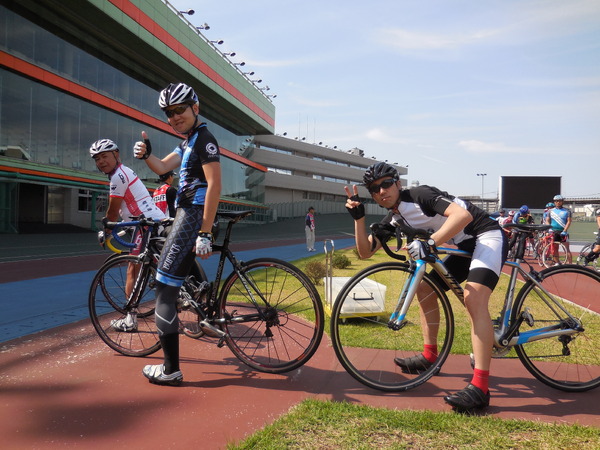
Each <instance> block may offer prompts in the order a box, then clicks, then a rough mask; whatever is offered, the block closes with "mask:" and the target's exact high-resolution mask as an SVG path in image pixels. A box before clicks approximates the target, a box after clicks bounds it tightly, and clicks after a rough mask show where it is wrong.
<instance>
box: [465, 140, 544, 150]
mask: <svg viewBox="0 0 600 450" xmlns="http://www.w3.org/2000/svg"><path fill="white" fill-rule="evenodd" d="M458 145H459V146H460V147H462V148H464V149H465V150H466V151H467V152H470V153H540V152H542V150H541V149H536V148H526V147H510V146H508V145H506V144H503V143H502V142H483V141H478V140H475V139H469V140H464V141H460V142H459V143H458Z"/></svg>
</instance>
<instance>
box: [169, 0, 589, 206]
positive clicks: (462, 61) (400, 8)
mask: <svg viewBox="0 0 600 450" xmlns="http://www.w3.org/2000/svg"><path fill="white" fill-rule="evenodd" d="M170 3H171V4H173V5H174V6H175V7H176V8H178V9H188V8H192V9H194V10H195V14H194V15H193V16H187V17H188V19H189V20H190V21H191V22H192V23H193V24H194V25H201V24H203V23H205V22H207V23H208V24H209V25H210V30H208V31H205V32H204V35H205V36H206V37H208V38H209V39H214V40H216V39H223V40H224V41H225V42H224V44H223V45H221V46H220V49H221V51H223V52H235V53H236V56H235V57H232V58H231V59H232V60H233V61H236V62H241V61H244V62H245V63H246V64H245V66H244V69H245V71H254V72H255V73H256V75H255V76H253V77H252V79H262V80H263V82H262V83H261V84H259V86H262V87H264V86H269V88H270V90H269V91H268V93H270V94H276V95H277V97H276V98H274V99H273V103H274V104H275V106H276V108H277V112H276V128H275V132H276V133H278V134H281V133H283V132H287V133H288V137H292V138H294V137H296V136H298V137H306V141H308V142H320V141H321V142H323V144H327V145H328V146H330V147H333V146H337V148H338V149H341V150H348V149H350V148H353V147H359V148H361V149H363V150H364V151H365V154H366V155H367V156H369V157H375V158H376V159H378V160H386V159H387V160H388V161H390V162H396V163H399V164H401V165H405V166H406V165H408V170H409V173H408V182H409V183H412V182H414V181H415V180H418V181H419V182H420V183H421V184H430V185H433V186H437V187H439V188H441V189H443V190H446V191H448V192H450V193H451V194H454V195H481V191H482V177H479V176H477V173H486V174H487V175H486V176H485V177H483V184H484V192H485V196H486V197H493V196H495V195H496V194H497V191H498V180H499V177H500V176H502V175H505V176H523V175H532V176H547V175H552V176H562V191H563V192H562V194H563V195H567V196H600V176H599V175H598V169H597V163H598V160H599V157H600V1H596V0H569V1H564V0H545V1H534V0H501V1H500V0H497V1H496V0H492V1H471V0H469V1H466V0H465V1H461V0H430V1H429V0H423V1H413V0H410V1H409V0H385V1H383V0H371V1H370V2H365V1H354V0H346V1H341V0H319V1H314V0H304V1H296V0H286V1H281V0H252V1H245V0H237V1H227V0H222V1H220V2H214V1H207V0H176V1H175V0H173V1H171V2H170ZM554 194H555V193H554V192H550V193H549V197H551V196H553V195H554Z"/></svg>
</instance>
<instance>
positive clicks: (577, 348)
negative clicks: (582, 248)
mask: <svg viewBox="0 0 600 450" xmlns="http://www.w3.org/2000/svg"><path fill="white" fill-rule="evenodd" d="M540 274H541V276H542V277H543V281H542V286H543V287H544V288H545V289H546V290H547V291H548V292H549V293H550V294H551V295H552V297H553V298H554V300H555V301H556V302H557V303H558V304H559V305H560V306H561V307H562V308H564V309H565V310H566V311H568V312H569V313H570V314H571V315H572V316H573V317H574V318H576V319H577V321H579V322H580V324H581V326H578V327H577V331H575V332H573V333H570V334H569V335H564V334H559V333H557V335H555V336H553V337H549V338H547V339H541V340H533V339H534V336H535V334H536V332H540V330H543V331H546V332H547V333H551V332H552V330H553V329H554V330H556V331H560V330H563V329H567V328H572V327H573V326H574V325H575V324H574V323H573V322H572V320H571V319H570V318H569V317H568V315H567V314H565V313H564V312H563V311H561V310H560V309H559V308H558V307H557V306H556V305H555V304H553V303H550V304H551V305H552V306H553V308H554V311H552V310H551V309H550V308H549V306H548V301H547V299H545V298H544V296H543V295H542V293H541V292H540V291H539V290H538V289H537V288H536V287H535V285H534V284H532V283H531V282H527V283H526V284H525V285H524V286H523V288H522V289H521V290H520V291H519V294H518V297H517V300H516V301H515V308H514V309H513V317H512V320H513V321H514V320H516V319H517V318H518V317H520V316H521V314H523V313H525V314H526V315H527V316H528V321H524V322H523V323H522V325H521V327H520V328H519V343H520V345H517V346H515V350H516V352H517V355H518V356H519V359H520V360H521V362H522V363H523V365H524V366H525V367H526V368H527V370H529V372H531V374H532V375H533V376H535V377H536V378H537V379H538V380H540V381H541V382H543V383H545V384H547V385H548V386H551V387H553V388H555V389H560V390H563V391H570V392H577V391H587V390H589V389H593V388H595V387H598V386H600V274H598V273H597V272H594V271H592V270H589V269H586V268H582V267H579V266H576V265H573V264H567V265H564V266H558V267H552V268H550V269H546V270H543V271H542V272H540ZM528 322H529V323H528Z"/></svg>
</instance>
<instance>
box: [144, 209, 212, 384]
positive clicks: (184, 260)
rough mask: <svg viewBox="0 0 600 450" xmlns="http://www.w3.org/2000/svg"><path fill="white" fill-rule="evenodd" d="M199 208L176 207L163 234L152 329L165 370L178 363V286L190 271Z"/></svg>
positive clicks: (200, 217)
mask: <svg viewBox="0 0 600 450" xmlns="http://www.w3.org/2000/svg"><path fill="white" fill-rule="evenodd" d="M203 212H204V211H203V208H202V207H201V206H199V207H192V208H178V209H177V215H176V216H175V221H174V222H173V226H172V227H171V230H170V232H169V235H168V236H167V239H166V241H165V245H164V247H163V250H162V252H161V254H160V259H159V261H158V267H157V275H156V280H157V286H156V313H155V317H156V328H157V330H158V334H159V336H160V340H161V343H162V344H163V350H164V353H165V372H166V373H171V370H169V368H170V367H173V369H174V370H178V369H176V368H177V367H178V366H179V351H178V345H179V344H178V342H179V340H178V336H179V322H178V319H177V298H178V296H179V289H180V288H181V285H182V284H183V281H184V280H185V277H186V276H187V274H188V273H189V272H190V268H191V266H192V264H193V263H194V258H195V254H194V253H193V252H192V249H193V248H194V246H195V245H196V237H197V236H198V230H200V227H201V225H202V215H203Z"/></svg>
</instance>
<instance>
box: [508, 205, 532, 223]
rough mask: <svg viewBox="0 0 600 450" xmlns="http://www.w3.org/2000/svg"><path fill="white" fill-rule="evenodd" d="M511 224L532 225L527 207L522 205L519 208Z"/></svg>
mask: <svg viewBox="0 0 600 450" xmlns="http://www.w3.org/2000/svg"><path fill="white" fill-rule="evenodd" d="M513 223H520V224H532V223H534V220H533V217H532V216H531V211H529V206H527V205H523V206H521V207H520V208H519V211H517V213H516V214H515V215H514V216H513Z"/></svg>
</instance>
